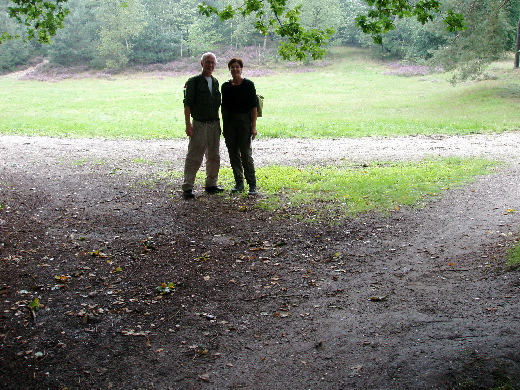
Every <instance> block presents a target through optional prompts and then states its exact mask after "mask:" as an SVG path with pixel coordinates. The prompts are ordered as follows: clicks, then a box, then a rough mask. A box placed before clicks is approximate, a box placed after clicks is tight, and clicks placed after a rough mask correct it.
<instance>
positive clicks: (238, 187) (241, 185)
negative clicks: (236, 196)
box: [231, 183, 244, 193]
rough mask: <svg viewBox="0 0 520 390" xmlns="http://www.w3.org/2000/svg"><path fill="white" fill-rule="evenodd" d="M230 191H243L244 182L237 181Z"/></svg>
mask: <svg viewBox="0 0 520 390" xmlns="http://www.w3.org/2000/svg"><path fill="white" fill-rule="evenodd" d="M231 192H235V193H236V192H244V183H237V184H236V185H235V187H234V188H233V189H232V190H231Z"/></svg>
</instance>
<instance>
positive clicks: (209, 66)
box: [200, 52, 217, 77]
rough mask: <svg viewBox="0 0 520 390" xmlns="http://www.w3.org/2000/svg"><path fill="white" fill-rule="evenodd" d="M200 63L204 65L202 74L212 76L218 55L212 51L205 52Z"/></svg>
mask: <svg viewBox="0 0 520 390" xmlns="http://www.w3.org/2000/svg"><path fill="white" fill-rule="evenodd" d="M200 65H201V66H202V74H203V75H204V76H206V77H208V76H211V74H212V73H213V70H215V65H217V57H216V56H215V54H213V53H211V52H207V53H204V54H203V55H202V57H201V59H200Z"/></svg>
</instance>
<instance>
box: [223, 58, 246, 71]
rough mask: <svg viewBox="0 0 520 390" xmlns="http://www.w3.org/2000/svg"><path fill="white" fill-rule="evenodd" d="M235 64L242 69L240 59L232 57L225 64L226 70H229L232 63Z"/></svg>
mask: <svg viewBox="0 0 520 390" xmlns="http://www.w3.org/2000/svg"><path fill="white" fill-rule="evenodd" d="M235 62H236V63H237V64H238V65H239V66H240V67H241V68H243V67H244V63H243V62H242V59H240V58H237V57H233V58H231V59H230V60H229V62H228V63H227V67H228V69H231V65H233V64H234V63H235Z"/></svg>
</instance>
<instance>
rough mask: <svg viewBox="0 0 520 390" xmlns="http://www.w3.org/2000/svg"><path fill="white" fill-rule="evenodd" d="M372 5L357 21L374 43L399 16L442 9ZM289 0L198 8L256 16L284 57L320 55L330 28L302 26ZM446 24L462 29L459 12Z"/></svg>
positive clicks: (428, 15) (429, 4)
mask: <svg viewBox="0 0 520 390" xmlns="http://www.w3.org/2000/svg"><path fill="white" fill-rule="evenodd" d="M365 2H366V3H367V4H368V5H369V6H370V7H371V8H370V9H369V10H368V11H367V13H366V14H364V15H358V16H357V18H356V25H357V26H358V27H360V28H361V30H362V31H363V32H364V33H365V34H369V35H371V36H372V38H373V40H374V42H375V43H378V44H381V43H382V40H383V34H385V33H387V32H389V31H391V30H393V29H394V28H395V20H396V19H398V18H405V17H413V18H416V19H417V20H418V21H419V22H421V23H422V24H425V23H426V22H428V21H431V20H433V19H434V18H435V14H438V13H439V12H440V10H441V5H442V4H441V2H440V1H438V0H419V1H417V2H415V1H412V0H365ZM287 3H288V0H244V2H243V3H242V5H239V6H236V7H233V6H231V5H228V6H226V7H224V8H223V9H221V10H219V9H218V8H216V7H214V6H211V5H208V4H206V3H202V4H199V12H200V13H201V14H203V15H206V16H211V15H213V14H214V15H217V16H218V17H219V18H220V19H221V20H229V19H233V18H234V17H236V16H239V15H240V16H243V17H245V16H249V15H252V14H253V15H254V16H255V22H254V24H255V28H256V29H257V30H258V31H259V32H260V33H261V34H263V35H268V34H269V33H270V32H273V33H274V34H275V35H278V36H280V37H281V38H283V40H282V42H281V43H280V47H279V53H280V55H281V56H282V58H284V59H287V60H288V59H297V60H300V61H301V60H304V59H306V58H307V57H311V58H312V59H319V58H323V56H324V54H325V50H324V48H323V46H324V45H325V44H326V43H327V41H328V40H329V39H330V38H331V36H332V34H334V30H333V29H332V28H324V29H315V28H305V27H304V26H302V23H301V20H300V15H301V12H302V5H301V4H300V5H298V6H296V7H294V8H291V7H290V6H289V5H288V4H287ZM444 23H445V24H446V26H447V27H446V28H447V30H448V31H450V32H455V31H461V30H463V29H465V26H464V18H463V15H462V14H459V13H454V12H453V11H451V10H450V11H448V14H447V16H446V17H445V18H444Z"/></svg>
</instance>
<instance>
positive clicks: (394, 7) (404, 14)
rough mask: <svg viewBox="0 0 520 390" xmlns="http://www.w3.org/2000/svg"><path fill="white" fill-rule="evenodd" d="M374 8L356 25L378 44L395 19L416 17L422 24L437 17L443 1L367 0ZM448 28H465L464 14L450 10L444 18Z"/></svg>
mask: <svg viewBox="0 0 520 390" xmlns="http://www.w3.org/2000/svg"><path fill="white" fill-rule="evenodd" d="M365 2H366V3H367V4H368V5H369V6H371V7H372V8H371V9H369V11H368V12H367V13H366V14H365V15H359V16H358V17H356V25H357V26H358V27H360V28H361V30H362V31H363V32H364V33H365V34H369V35H371V36H372V38H373V40H374V42H375V43H377V44H382V43H383V35H384V34H385V33H387V32H389V31H391V30H393V29H394V28H395V21H396V20H397V19H403V18H415V19H417V21H419V22H420V23H422V24H425V23H427V22H429V21H432V20H434V19H435V15H436V14H439V13H440V11H441V6H442V3H441V2H440V1H438V0H419V1H417V2H413V1H410V0H365ZM444 23H445V24H446V30H447V31H449V32H456V31H461V30H464V29H465V28H466V27H465V25H464V16H463V15H462V14H460V13H455V12H453V11H452V10H449V11H448V14H447V16H446V17H445V18H444Z"/></svg>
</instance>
